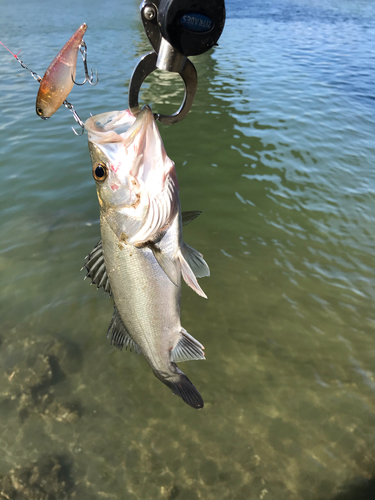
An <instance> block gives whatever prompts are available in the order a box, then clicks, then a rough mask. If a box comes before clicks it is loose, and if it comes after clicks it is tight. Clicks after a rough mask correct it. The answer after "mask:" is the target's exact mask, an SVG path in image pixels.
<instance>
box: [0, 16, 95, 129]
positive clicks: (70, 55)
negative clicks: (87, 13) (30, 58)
mask: <svg viewBox="0 0 375 500" xmlns="http://www.w3.org/2000/svg"><path fill="white" fill-rule="evenodd" d="M86 30H87V24H86V23H84V24H82V25H81V26H80V27H79V28H78V30H77V31H76V32H75V33H74V34H73V35H72V36H71V37H70V38H69V40H68V41H67V42H66V44H65V45H64V47H63V48H62V49H61V50H60V52H59V53H58V54H57V56H56V57H55V58H54V59H53V61H52V62H51V64H50V65H49V66H48V68H47V71H46V72H45V74H44V76H43V78H41V77H40V76H39V75H38V74H37V73H35V71H32V70H31V69H30V68H28V67H27V66H26V65H25V64H24V63H23V62H22V61H21V59H20V58H19V57H18V55H16V54H14V53H13V52H12V51H11V50H9V49H8V47H6V46H5V45H4V44H3V43H2V42H0V44H1V45H3V46H4V47H5V48H6V49H7V50H8V51H9V52H10V53H11V54H12V55H13V56H14V57H15V58H16V59H17V61H18V62H19V63H20V64H21V66H22V67H23V68H25V69H27V70H28V71H30V73H31V74H32V76H33V78H34V79H35V80H36V81H37V82H39V83H40V87H39V91H38V95H37V98H36V113H37V115H38V116H40V117H41V118H43V119H44V120H46V119H47V118H50V117H51V116H52V115H53V114H54V113H56V111H57V110H58V109H59V107H60V106H61V105H62V104H64V106H65V107H67V108H68V109H69V110H70V111H72V109H73V111H72V112H73V115H74V114H75V112H74V108H73V107H72V105H71V104H70V103H68V102H67V101H66V98H67V97H68V95H69V94H70V92H71V90H72V88H73V85H74V84H75V83H76V82H75V81H74V78H75V76H76V69H77V56H78V50H80V52H81V54H82V59H83V64H84V68H85V80H84V81H83V83H85V82H86V81H88V82H89V83H90V84H91V85H96V84H97V83H98V78H97V81H96V82H95V83H93V73H92V70H91V75H89V74H88V70H87V62H86V54H87V47H86V44H85V42H84V41H83V40H82V39H83V35H84V34H85V32H86ZM83 83H76V85H83ZM77 116H78V115H77ZM74 117H75V119H76V120H77V118H76V116H74ZM77 121H78V123H79V124H80V125H81V127H82V124H83V122H81V123H80V121H79V120H77Z"/></svg>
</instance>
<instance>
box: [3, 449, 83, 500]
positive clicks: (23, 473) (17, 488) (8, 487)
mask: <svg viewBox="0 0 375 500" xmlns="http://www.w3.org/2000/svg"><path fill="white" fill-rule="evenodd" d="M71 469H72V465H71V463H70V461H69V460H68V459H67V457H65V456H63V455H50V456H47V457H44V458H42V459H40V460H39V461H38V462H33V463H31V464H30V465H29V466H27V467H15V468H14V469H12V470H11V471H10V472H9V473H8V474H6V475H5V476H2V477H0V491H1V496H2V498H4V499H9V500H65V499H66V500H67V499H70V498H74V497H75V494H74V491H73V489H74V481H73V480H72V476H71Z"/></svg>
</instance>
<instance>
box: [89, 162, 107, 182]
mask: <svg viewBox="0 0 375 500" xmlns="http://www.w3.org/2000/svg"><path fill="white" fill-rule="evenodd" d="M92 175H93V176H94V179H95V180H96V181H98V182H103V181H105V180H106V178H107V177H108V167H107V165H106V164H105V163H102V162H96V163H94V165H93V167H92Z"/></svg>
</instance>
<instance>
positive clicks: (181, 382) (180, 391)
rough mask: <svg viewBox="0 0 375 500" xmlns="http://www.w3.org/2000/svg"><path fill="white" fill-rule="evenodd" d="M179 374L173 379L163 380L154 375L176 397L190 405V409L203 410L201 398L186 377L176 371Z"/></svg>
mask: <svg viewBox="0 0 375 500" xmlns="http://www.w3.org/2000/svg"><path fill="white" fill-rule="evenodd" d="M178 371H179V373H178V374H176V376H175V377H173V379H172V377H168V378H164V377H161V376H160V375H159V374H158V373H155V375H156V377H157V378H159V379H160V380H161V381H162V382H163V383H164V384H165V385H167V386H168V387H169V388H170V389H171V390H172V392H173V394H176V395H177V396H180V398H182V399H183V400H184V401H185V403H187V404H188V405H190V406H191V407H192V408H196V409H200V408H203V406H204V402H203V399H202V396H201V395H200V394H199V392H198V391H197V389H196V388H195V387H194V385H193V384H192V383H191V382H190V380H189V379H188V378H187V376H186V375H185V374H184V373H182V371H181V370H178Z"/></svg>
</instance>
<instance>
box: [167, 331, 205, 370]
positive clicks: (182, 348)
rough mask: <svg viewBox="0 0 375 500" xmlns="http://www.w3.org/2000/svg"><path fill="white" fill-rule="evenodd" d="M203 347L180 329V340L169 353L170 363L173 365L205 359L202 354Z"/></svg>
mask: <svg viewBox="0 0 375 500" xmlns="http://www.w3.org/2000/svg"><path fill="white" fill-rule="evenodd" d="M203 349H204V346H203V345H202V344H201V343H200V342H198V340H196V339H195V338H194V337H193V336H191V335H190V334H189V333H188V332H187V331H186V330H185V329H184V328H181V338H180V340H179V341H178V343H177V345H176V347H175V348H174V349H173V350H172V351H171V361H173V362H174V363H178V362H182V361H190V360H196V359H206V358H205V356H204V352H203Z"/></svg>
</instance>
